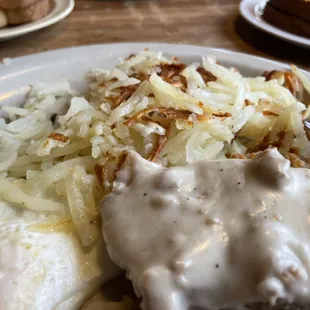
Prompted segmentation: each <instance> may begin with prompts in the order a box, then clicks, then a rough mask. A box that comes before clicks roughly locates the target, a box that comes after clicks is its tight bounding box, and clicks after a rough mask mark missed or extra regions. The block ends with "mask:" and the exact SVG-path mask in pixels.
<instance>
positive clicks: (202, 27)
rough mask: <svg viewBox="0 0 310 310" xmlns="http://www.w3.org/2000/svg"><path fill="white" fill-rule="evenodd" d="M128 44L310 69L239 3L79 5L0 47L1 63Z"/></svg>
mask: <svg viewBox="0 0 310 310" xmlns="http://www.w3.org/2000/svg"><path fill="white" fill-rule="evenodd" d="M125 41H126V42H134V41H148V42H171V43H187V44H197V45H205V46H209V47H220V48H225V49H230V50H234V51H241V52H245V53H249V54H254V55H260V56H264V57H268V58H272V59H277V60H281V61H285V62H293V63H297V64H298V65H301V66H302V67H304V68H306V69H310V57H309V56H310V49H309V50H307V49H305V48H301V47H298V46H295V45H292V44H290V43H286V42H284V41H282V40H280V39H277V38H274V37H272V36H270V35H268V34H265V33H263V32H261V31H259V30H257V29H255V28H253V27H252V26H251V25H249V24H248V23H247V22H246V21H244V20H243V19H242V18H241V17H240V14H239V1H238V0H130V1H128V0H127V1H120V0H76V6H75V9H74V11H73V12H72V14H71V15H70V16H69V17H67V18H66V19H65V20H63V21H61V22H59V23H58V24H56V25H53V26H50V27H49V28H46V29H43V30H40V31H37V32H35V33H31V34H28V35H25V36H23V37H20V38H17V39H15V40H11V41H7V42H0V59H1V58H5V57H16V56H21V55H26V54H32V53H37V52H41V51H47V50H53V49H57V48H65V47H71V46H79V45H87V44H98V43H111V42H125Z"/></svg>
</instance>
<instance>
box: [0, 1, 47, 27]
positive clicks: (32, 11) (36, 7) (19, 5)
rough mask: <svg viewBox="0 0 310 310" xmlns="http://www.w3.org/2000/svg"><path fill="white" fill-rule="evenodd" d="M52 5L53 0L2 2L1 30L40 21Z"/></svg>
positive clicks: (0, 2) (0, 11)
mask: <svg viewBox="0 0 310 310" xmlns="http://www.w3.org/2000/svg"><path fill="white" fill-rule="evenodd" d="M52 5H53V3H52V1H51V0H0V28H4V27H6V26H9V25H21V24H25V23H29V22H33V21H36V20H39V19H41V18H43V17H44V16H46V15H47V14H48V13H49V12H50V10H51V8H52Z"/></svg>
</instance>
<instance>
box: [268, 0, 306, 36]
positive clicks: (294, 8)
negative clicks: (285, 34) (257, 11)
mask: <svg viewBox="0 0 310 310" xmlns="http://www.w3.org/2000/svg"><path fill="white" fill-rule="evenodd" d="M263 17H264V19H265V20H266V21H268V22H269V23H271V24H273V25H275V26H277V27H280V28H282V29H284V30H287V31H289V32H292V33H295V34H298V35H301V36H304V37H310V1H309V0H270V1H268V2H267V5H266V7H265V10H264V15H263Z"/></svg>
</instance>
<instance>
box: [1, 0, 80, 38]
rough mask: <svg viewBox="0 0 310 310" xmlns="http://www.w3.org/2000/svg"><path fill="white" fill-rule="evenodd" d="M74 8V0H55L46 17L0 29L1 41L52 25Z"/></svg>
mask: <svg viewBox="0 0 310 310" xmlns="http://www.w3.org/2000/svg"><path fill="white" fill-rule="evenodd" d="M73 8H74V0H54V8H53V10H52V11H51V12H50V13H49V14H48V15H47V16H45V17H43V18H42V19H40V20H37V21H35V22H32V23H28V24H24V25H20V26H14V27H6V28H3V29H0V41H5V40H11V39H14V38H17V37H19V36H22V35H24V34H27V33H29V32H33V31H36V30H39V29H42V28H45V27H48V26H50V25H53V24H55V23H57V22H59V21H60V20H62V19H63V18H65V17H67V16H68V15H69V14H70V13H71V12H72V10H73Z"/></svg>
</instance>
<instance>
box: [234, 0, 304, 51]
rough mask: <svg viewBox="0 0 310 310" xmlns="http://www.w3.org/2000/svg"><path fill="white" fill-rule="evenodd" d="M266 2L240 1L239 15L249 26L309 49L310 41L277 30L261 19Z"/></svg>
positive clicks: (256, 0) (258, 0)
mask: <svg viewBox="0 0 310 310" xmlns="http://www.w3.org/2000/svg"><path fill="white" fill-rule="evenodd" d="M292 1H294V0H292ZM266 2H267V0H242V1H241V3H240V13H241V15H242V16H243V17H244V18H245V19H246V20H247V21H248V22H249V23H250V24H252V25H253V26H255V27H257V28H259V29H261V30H263V31H265V32H268V33H270V34H272V35H274V36H276V37H279V38H281V39H283V40H286V41H289V42H292V43H295V44H298V45H302V46H305V47H307V48H310V39H308V38H305V37H302V36H298V35H296V34H293V33H290V32H287V31H285V30H282V29H280V28H277V27H275V26H273V25H271V24H269V23H268V22H266V21H265V20H264V19H263V18H262V13H263V11H264V7H265V5H266Z"/></svg>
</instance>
